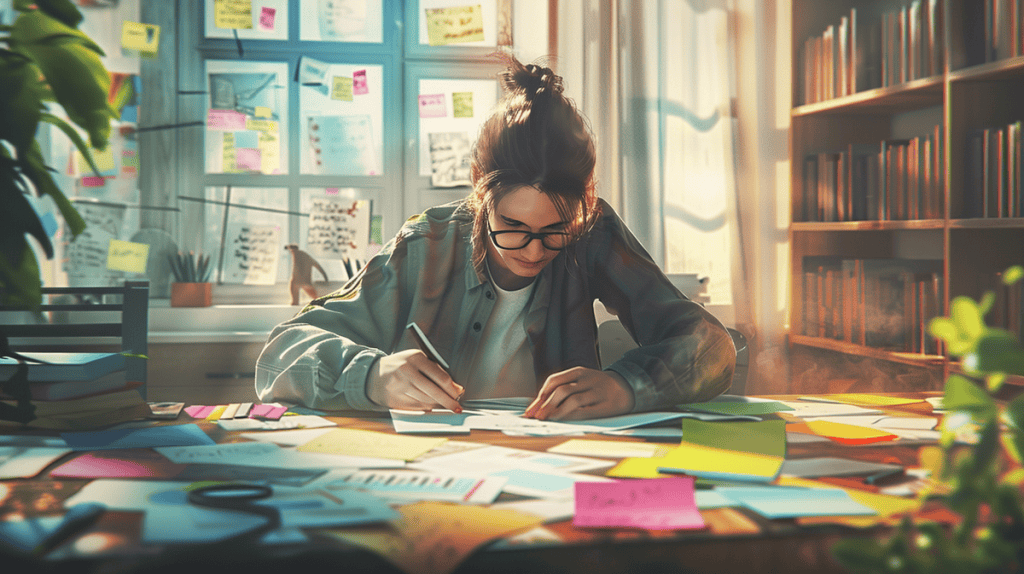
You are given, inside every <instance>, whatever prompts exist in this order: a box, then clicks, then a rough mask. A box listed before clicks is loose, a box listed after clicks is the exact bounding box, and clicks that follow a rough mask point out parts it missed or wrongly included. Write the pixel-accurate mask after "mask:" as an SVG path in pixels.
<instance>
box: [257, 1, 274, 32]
mask: <svg viewBox="0 0 1024 574" xmlns="http://www.w3.org/2000/svg"><path fill="white" fill-rule="evenodd" d="M276 19H277V10H276V9H274V8H270V7H267V6H264V7H263V9H262V10H260V30H263V31H264V32H273V31H274V21H275V20H276Z"/></svg>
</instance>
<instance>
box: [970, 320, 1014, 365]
mask: <svg viewBox="0 0 1024 574" xmlns="http://www.w3.org/2000/svg"><path fill="white" fill-rule="evenodd" d="M963 367H964V370H965V371H967V372H969V373H1006V374H1011V375H1024V347H1021V345H1020V341H1018V340H1017V337H1016V336H1015V335H1014V334H1013V333H1011V332H1009V331H1006V330H1003V329H992V328H990V329H986V331H985V334H984V335H982V336H981V337H980V338H979V339H978V340H977V341H976V343H975V345H974V348H973V349H972V350H971V351H970V352H968V353H966V354H965V355H964V356H963Z"/></svg>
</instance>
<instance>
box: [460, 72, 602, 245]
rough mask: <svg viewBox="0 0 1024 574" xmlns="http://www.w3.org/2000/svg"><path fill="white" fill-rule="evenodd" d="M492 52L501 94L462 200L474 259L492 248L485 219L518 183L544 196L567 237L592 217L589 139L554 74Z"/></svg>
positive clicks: (594, 200)
mask: <svg viewBox="0 0 1024 574" xmlns="http://www.w3.org/2000/svg"><path fill="white" fill-rule="evenodd" d="M500 57H501V58H502V59H503V60H504V61H505V62H506V64H507V68H506V69H505V71H504V72H502V74H501V81H502V84H503V87H504V90H505V94H504V96H503V97H502V99H501V101H500V102H499V103H498V107H497V108H496V109H495V111H494V113H493V114H491V116H490V117H489V118H488V119H487V120H486V121H485V122H484V124H483V127H482V128H481V130H480V135H479V137H478V138H477V142H476V144H475V146H474V148H473V157H472V172H471V173H472V179H473V193H472V195H471V198H470V205H471V206H472V208H473V210H474V212H475V220H474V233H473V236H474V237H473V240H474V250H473V256H474V261H475V262H477V263H481V262H482V260H483V258H484V257H485V256H486V252H487V250H488V249H489V248H491V247H494V246H493V245H490V243H491V239H490V237H489V235H488V233H489V229H488V222H489V220H493V219H494V217H495V210H496V208H497V207H498V205H499V204H500V203H501V201H502V200H503V199H505V198H506V197H507V196H509V194H512V193H513V192H516V191H519V190H521V189H522V188H524V187H526V188H533V189H534V190H536V191H539V192H540V193H542V194H543V195H544V196H545V197H546V199H547V200H550V204H551V205H553V207H554V209H555V211H556V212H557V214H558V219H559V220H561V221H564V222H566V224H565V226H564V230H563V231H564V232H565V233H566V234H567V235H568V237H569V240H570V241H572V240H575V239H577V238H579V236H581V235H582V234H583V233H585V232H586V231H587V230H588V229H589V228H590V226H591V225H592V223H593V221H594V219H595V218H596V217H597V215H599V213H598V211H599V208H598V202H597V193H596V189H595V182H594V165H595V163H596V152H595V150H594V141H593V138H592V136H591V134H590V129H589V127H588V126H587V123H586V120H584V118H583V117H582V116H581V115H580V113H579V111H578V110H577V109H576V106H575V105H574V104H573V102H572V101H571V100H569V99H568V98H566V97H565V95H564V94H563V93H562V78H561V77H559V76H556V75H555V74H554V72H552V71H551V70H550V69H549V68H544V67H540V66H536V65H533V64H530V65H525V66H524V65H523V64H522V63H520V62H519V61H518V60H517V59H516V58H515V57H514V56H511V55H508V54H500ZM542 203H543V202H542ZM533 231H540V230H536V229H535V230H533Z"/></svg>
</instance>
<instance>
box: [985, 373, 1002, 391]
mask: <svg viewBox="0 0 1024 574" xmlns="http://www.w3.org/2000/svg"><path fill="white" fill-rule="evenodd" d="M1005 382H1006V373H992V374H990V375H986V376H985V388H986V389H988V392H989V393H993V394H994V393H997V392H999V389H1001V388H1002V387H1003V383H1005Z"/></svg>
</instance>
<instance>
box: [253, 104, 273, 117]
mask: <svg viewBox="0 0 1024 574" xmlns="http://www.w3.org/2000/svg"><path fill="white" fill-rule="evenodd" d="M253 115H255V116H256V117H257V118H272V117H274V110H271V109H270V108H268V107H266V106H256V107H255V108H253Z"/></svg>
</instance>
